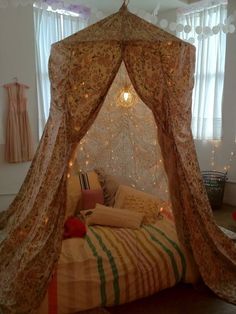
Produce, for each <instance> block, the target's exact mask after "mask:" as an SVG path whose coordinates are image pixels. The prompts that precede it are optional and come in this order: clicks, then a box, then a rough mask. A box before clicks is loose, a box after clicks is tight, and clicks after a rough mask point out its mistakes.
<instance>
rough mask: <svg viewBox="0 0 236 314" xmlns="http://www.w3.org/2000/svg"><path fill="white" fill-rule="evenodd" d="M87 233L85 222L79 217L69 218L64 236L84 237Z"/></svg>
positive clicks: (66, 237)
mask: <svg viewBox="0 0 236 314" xmlns="http://www.w3.org/2000/svg"><path fill="white" fill-rule="evenodd" d="M85 234H86V227H85V224H84V223H83V222H82V221H81V220H80V219H79V218H77V217H69V218H67V220H66V222H65V225H64V234H63V238H64V239H68V238H82V237H83V236H84V235H85Z"/></svg>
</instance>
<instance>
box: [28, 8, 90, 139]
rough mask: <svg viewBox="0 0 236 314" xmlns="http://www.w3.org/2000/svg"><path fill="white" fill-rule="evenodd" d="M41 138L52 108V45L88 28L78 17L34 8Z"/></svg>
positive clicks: (84, 21) (85, 22)
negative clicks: (50, 78)
mask: <svg viewBox="0 0 236 314" xmlns="http://www.w3.org/2000/svg"><path fill="white" fill-rule="evenodd" d="M34 23H35V42H36V71H37V75H36V76H37V95H38V113H39V137H41V135H42V132H43V129H44V126H45V123H46V121H47V118H48V114H49V107H50V83H49V78H48V59H49V56H50V50H51V45H52V44H53V43H54V42H57V41H59V40H61V39H63V38H65V37H67V36H69V35H71V34H73V33H75V32H77V31H79V30H80V29H82V28H84V27H85V26H87V21H86V20H84V19H81V18H80V17H78V16H71V15H65V14H61V13H58V12H53V11H48V10H45V9H41V8H37V7H34Z"/></svg>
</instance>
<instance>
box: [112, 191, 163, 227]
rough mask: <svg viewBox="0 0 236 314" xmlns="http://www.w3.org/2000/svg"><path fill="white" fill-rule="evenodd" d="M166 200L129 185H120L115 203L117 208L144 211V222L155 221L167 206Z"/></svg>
mask: <svg viewBox="0 0 236 314" xmlns="http://www.w3.org/2000/svg"><path fill="white" fill-rule="evenodd" d="M165 204H166V202H164V201H163V200H161V199H158V198H157V197H155V196H153V195H151V194H148V193H145V192H142V191H138V190H136V189H134V188H131V187H129V186H125V185H120V186H119V188H118V190H117V193H116V196H115V205H114V207H117V208H127V209H129V210H132V211H135V212H139V213H143V214H144V219H143V223H144V224H149V223H155V221H156V220H157V219H158V215H159V212H160V209H163V207H165Z"/></svg>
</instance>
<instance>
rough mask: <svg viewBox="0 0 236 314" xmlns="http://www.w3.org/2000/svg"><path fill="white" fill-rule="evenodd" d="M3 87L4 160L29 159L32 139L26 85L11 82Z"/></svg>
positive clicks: (31, 150)
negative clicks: (5, 111) (5, 99)
mask: <svg viewBox="0 0 236 314" xmlns="http://www.w3.org/2000/svg"><path fill="white" fill-rule="evenodd" d="M4 87H5V88H6V89H7V91H8V114H7V124H6V144H5V160H6V162H10V163H16V162H24V161H30V160H32V159H33V141H32V134H31V128H30V123H29V117H28V112H27V98H26V96H25V90H26V89H27V88H28V86H26V85H23V84H19V83H11V84H7V85H4Z"/></svg>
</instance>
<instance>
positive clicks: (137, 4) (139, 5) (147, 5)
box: [78, 0, 199, 13]
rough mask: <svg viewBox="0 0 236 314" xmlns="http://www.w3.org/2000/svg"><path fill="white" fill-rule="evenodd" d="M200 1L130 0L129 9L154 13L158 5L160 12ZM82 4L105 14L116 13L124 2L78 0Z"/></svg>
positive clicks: (115, 0)
mask: <svg viewBox="0 0 236 314" xmlns="http://www.w3.org/2000/svg"><path fill="white" fill-rule="evenodd" d="M198 1H199V0H130V1H129V5H128V6H129V7H130V8H135V9H139V10H144V11H146V12H149V13H152V12H153V10H154V9H155V8H156V6H157V5H158V3H160V10H159V11H160V12H161V11H166V10H171V9H176V8H180V7H183V6H187V5H188V4H192V3H193V2H198ZM78 2H79V3H80V4H84V5H87V6H91V7H93V8H96V9H98V10H99V11H102V12H104V13H113V12H116V11H117V10H118V9H119V8H120V7H121V5H122V3H123V0H99V1H97V0H78Z"/></svg>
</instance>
